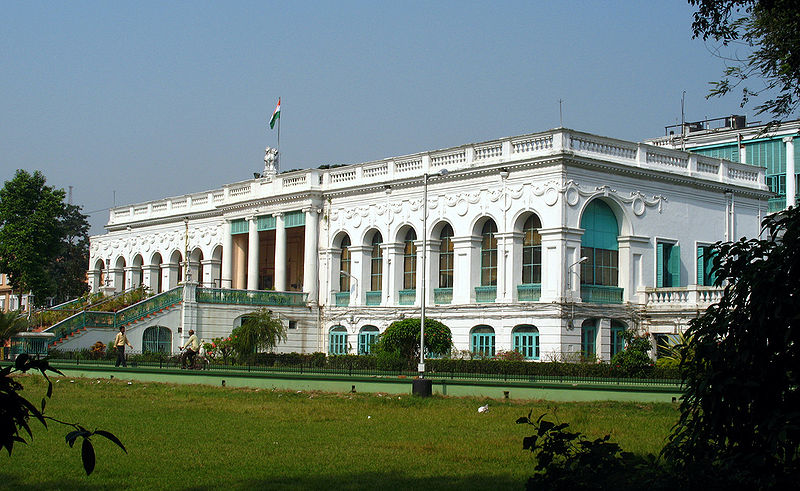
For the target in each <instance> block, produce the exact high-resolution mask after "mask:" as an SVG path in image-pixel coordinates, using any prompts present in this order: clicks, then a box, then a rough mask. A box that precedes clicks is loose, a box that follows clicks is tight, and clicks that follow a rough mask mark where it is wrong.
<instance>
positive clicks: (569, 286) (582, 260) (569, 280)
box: [567, 256, 589, 297]
mask: <svg viewBox="0 0 800 491" xmlns="http://www.w3.org/2000/svg"><path fill="white" fill-rule="evenodd" d="M588 260H589V258H588V257H586V256H583V257H582V258H580V259H578V260H577V261H575V262H574V263H572V264H570V265H569V268H567V290H569V295H570V297H572V273H573V271H572V268H574V267H575V266H577V265H578V264H582V263H585V262H586V261H588Z"/></svg>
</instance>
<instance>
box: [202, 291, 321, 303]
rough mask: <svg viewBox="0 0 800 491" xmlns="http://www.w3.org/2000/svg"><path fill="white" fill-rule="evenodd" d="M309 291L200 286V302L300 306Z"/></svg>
mask: <svg viewBox="0 0 800 491" xmlns="http://www.w3.org/2000/svg"><path fill="white" fill-rule="evenodd" d="M307 296H308V294H307V293H303V292H276V291H270V290H230V289H224V288H198V289H197V293H196V299H197V302H198V303H216V304H229V305H277V306H280V305H283V306H299V305H305V304H306V297H307Z"/></svg>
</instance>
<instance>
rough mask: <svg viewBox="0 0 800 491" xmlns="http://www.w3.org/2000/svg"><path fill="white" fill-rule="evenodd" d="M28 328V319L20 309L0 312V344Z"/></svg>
mask: <svg viewBox="0 0 800 491" xmlns="http://www.w3.org/2000/svg"><path fill="white" fill-rule="evenodd" d="M27 328H28V321H27V319H26V318H25V316H24V315H23V314H22V312H20V311H13V310H12V311H9V312H0V346H3V345H4V344H5V342H6V341H7V340H9V339H11V336H13V335H14V334H16V333H18V332H22V331H24V330H26V329H27Z"/></svg>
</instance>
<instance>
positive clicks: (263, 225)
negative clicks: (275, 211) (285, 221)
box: [258, 215, 276, 232]
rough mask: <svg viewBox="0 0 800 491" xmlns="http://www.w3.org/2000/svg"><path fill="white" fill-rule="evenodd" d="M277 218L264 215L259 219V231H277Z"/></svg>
mask: <svg viewBox="0 0 800 491" xmlns="http://www.w3.org/2000/svg"><path fill="white" fill-rule="evenodd" d="M275 221H276V219H275V217H274V216H272V215H264V216H260V217H258V231H259V232H263V231H265V230H275Z"/></svg>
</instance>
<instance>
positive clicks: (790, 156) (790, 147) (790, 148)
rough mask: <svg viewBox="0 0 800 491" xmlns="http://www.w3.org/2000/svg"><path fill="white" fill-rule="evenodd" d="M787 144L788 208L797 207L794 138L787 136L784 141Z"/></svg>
mask: <svg viewBox="0 0 800 491" xmlns="http://www.w3.org/2000/svg"><path fill="white" fill-rule="evenodd" d="M783 142H784V143H785V144H786V207H787V208H788V207H790V206H797V202H796V200H795V195H796V194H797V190H796V189H795V180H794V173H795V170H794V137H793V136H787V137H786V138H784V139H783Z"/></svg>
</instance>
